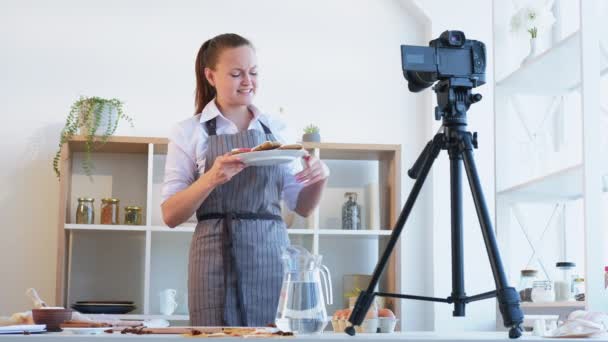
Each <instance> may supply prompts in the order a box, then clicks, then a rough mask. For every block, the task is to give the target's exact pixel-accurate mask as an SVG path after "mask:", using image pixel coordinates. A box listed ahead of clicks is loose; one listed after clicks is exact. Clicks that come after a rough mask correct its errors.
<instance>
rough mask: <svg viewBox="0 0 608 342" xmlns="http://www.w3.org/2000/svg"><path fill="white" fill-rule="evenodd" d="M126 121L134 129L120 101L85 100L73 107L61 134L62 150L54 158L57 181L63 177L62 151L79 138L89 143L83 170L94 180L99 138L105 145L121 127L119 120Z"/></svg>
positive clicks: (87, 98)
mask: <svg viewBox="0 0 608 342" xmlns="http://www.w3.org/2000/svg"><path fill="white" fill-rule="evenodd" d="M121 119H123V120H126V121H127V122H128V123H129V124H130V125H131V127H133V119H131V117H130V116H128V115H127V114H125V113H124V111H123V102H122V101H120V100H118V99H115V98H113V99H104V98H100V97H95V96H94V97H83V96H81V97H80V98H79V99H78V100H77V101H76V102H74V103H73V104H72V106H71V107H70V112H69V114H68V117H67V119H66V122H65V126H64V127H63V129H62V130H61V135H60V137H59V150H58V151H57V153H56V154H55V158H53V169H54V170H55V174H56V175H57V178H59V176H60V171H59V161H60V158H61V148H62V146H63V144H65V143H67V142H68V141H69V140H70V139H72V137H74V136H75V135H80V136H82V137H84V138H85V139H86V141H85V158H84V160H83V161H82V168H83V170H84V172H85V174H86V175H87V176H91V171H92V169H93V162H92V160H91V152H92V150H93V142H94V138H95V137H96V136H98V137H100V139H99V140H100V141H101V143H102V144H103V143H105V142H106V141H107V140H108V137H110V136H111V135H112V134H114V132H116V128H117V127H118V121H119V120H121Z"/></svg>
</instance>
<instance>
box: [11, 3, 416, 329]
mask: <svg viewBox="0 0 608 342" xmlns="http://www.w3.org/2000/svg"><path fill="white" fill-rule="evenodd" d="M223 32H238V33H242V34H243V35H245V36H246V37H248V38H250V39H251V40H252V41H253V42H254V44H255V45H256V47H257V52H258V59H259V63H260V70H261V77H262V80H261V91H260V93H259V96H258V99H257V103H258V105H259V106H260V107H261V108H262V109H264V110H266V111H270V112H277V111H278V108H279V107H283V108H285V114H284V115H285V120H286V121H287V123H288V125H289V132H288V133H289V134H288V138H289V139H290V140H296V139H298V138H299V135H300V130H301V128H303V127H304V126H305V125H306V124H308V123H315V124H318V125H319V126H320V127H321V134H322V137H323V140H324V141H334V142H375V143H398V144H403V146H404V153H403V160H404V165H407V164H411V162H412V161H413V160H412V158H413V154H414V151H418V149H419V147H420V143H418V141H419V140H421V139H420V134H421V132H420V130H419V129H418V127H419V126H420V120H423V119H424V118H423V117H422V116H420V115H419V114H418V113H417V97H415V96H414V95H412V94H410V93H409V92H408V91H407V87H406V86H407V85H406V83H405V81H404V80H403V77H402V75H401V69H400V53H399V44H401V43H405V42H408V43H415V44H419V43H422V42H423V40H422V39H421V38H420V36H421V34H420V32H419V29H418V24H417V23H416V22H415V21H414V20H413V19H412V18H411V17H410V16H409V15H408V13H406V12H405V11H404V10H403V8H402V7H401V5H400V4H399V3H398V2H396V1H382V2H379V1H372V0H357V1H346V0H344V1H331V2H328V1H320V0H318V1H299V2H283V1H278V0H277V1H256V2H251V1H223V2H212V1H181V2H178V3H174V2H170V1H130V2H128V3H125V2H123V1H90V2H87V3H86V5H85V4H83V3H82V2H80V1H69V0H63V1H55V2H52V3H49V2H44V1H4V2H2V4H1V5H0V46H2V53H1V54H0V74H1V75H2V77H1V78H0V108H1V111H0V113H1V115H2V117H3V118H5V120H4V125H2V128H0V133H1V136H2V137H3V142H2V144H0V153H1V154H2V155H3V164H4V167H2V168H0V184H2V192H1V193H0V208H1V209H0V217H1V218H2V224H1V226H0V227H1V228H0V229H1V234H2V235H1V236H2V238H1V240H0V241H1V242H0V260H1V261H0V263H1V264H0V265H1V267H0V269H1V270H2V278H3V280H2V281H0V314H10V313H12V312H15V311H19V310H25V309H27V308H29V306H30V305H29V303H28V300H27V299H26V297H25V295H24V294H23V293H24V291H25V289H26V288H28V287H35V288H37V289H38V290H39V292H40V294H41V296H42V297H44V298H52V297H53V294H54V289H53V288H54V285H55V269H56V265H55V263H56V246H57V242H56V225H57V211H58V206H57V200H58V182H57V180H56V179H55V176H54V174H53V172H52V167H51V161H52V157H53V155H54V153H55V150H56V148H57V142H58V136H59V132H60V130H61V128H62V127H63V123H64V120H65V117H66V115H67V112H68V110H69V106H70V104H71V103H72V102H73V101H74V100H75V99H76V98H77V97H78V96H79V95H89V96H91V95H95V96H102V97H118V98H120V99H122V100H124V101H126V109H127V112H128V113H129V114H130V115H132V116H133V117H134V121H135V126H136V127H135V129H133V130H130V129H124V128H123V129H120V132H119V133H120V134H128V135H138V136H166V135H167V134H168V132H169V127H170V126H171V125H172V124H173V123H175V122H176V121H178V120H182V119H184V118H186V117H188V116H189V115H192V112H193V91H194V75H193V70H194V65H193V64H194V58H195V55H196V52H197V51H198V48H199V47H200V45H201V44H202V42H203V41H204V40H206V39H208V38H210V37H212V36H214V35H216V34H219V33H223ZM403 183H404V186H403V187H404V189H407V188H408V183H407V181H404V182H403ZM411 244H412V246H415V245H416V244H415V243H414V242H413V241H412V242H411ZM412 251H413V252H412V253H414V254H413V255H412V260H416V259H418V258H416V257H415V254H416V253H417V252H416V251H419V250H418V249H412ZM410 254H411V253H410ZM414 266H416V265H414ZM414 271H415V272H420V269H418V270H414ZM7 280H8V281H7ZM417 286H420V287H422V288H424V285H417ZM408 316H409V317H410V318H409V319H407V318H406V320H405V326H406V327H408V328H412V329H413V328H418V329H422V328H424V323H421V322H422V321H424V320H423V319H422V320H420V319H418V317H419V315H418V314H417V313H415V312H414V313H412V314H408ZM412 322H413V323H412Z"/></svg>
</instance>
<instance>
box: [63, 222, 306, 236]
mask: <svg viewBox="0 0 608 342" xmlns="http://www.w3.org/2000/svg"><path fill="white" fill-rule="evenodd" d="M195 228H196V224H194V223H185V224H182V225H179V226H177V227H175V228H169V227H167V226H128V225H109V224H74V223H66V225H65V229H67V230H101V231H136V232H145V231H151V232H165V233H193V232H194V229H195ZM287 233H288V234H293V235H312V234H314V232H313V230H312V229H305V228H292V229H287Z"/></svg>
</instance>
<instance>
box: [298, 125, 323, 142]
mask: <svg viewBox="0 0 608 342" xmlns="http://www.w3.org/2000/svg"><path fill="white" fill-rule="evenodd" d="M302 141H307V142H321V135H320V134H319V127H317V126H315V125H308V126H306V127H304V135H302Z"/></svg>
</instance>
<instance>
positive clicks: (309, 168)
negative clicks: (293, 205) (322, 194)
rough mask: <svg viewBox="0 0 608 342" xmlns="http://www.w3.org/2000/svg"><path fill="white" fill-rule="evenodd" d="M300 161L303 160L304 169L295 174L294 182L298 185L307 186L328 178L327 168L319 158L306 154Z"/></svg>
mask: <svg viewBox="0 0 608 342" xmlns="http://www.w3.org/2000/svg"><path fill="white" fill-rule="evenodd" d="M302 159H304V162H305V163H306V167H305V168H304V170H302V171H300V172H298V173H297V174H296V180H297V181H298V182H299V183H302V184H303V185H304V186H309V185H312V184H315V183H317V182H320V181H322V180H325V179H327V177H329V168H328V167H327V165H325V163H324V162H322V161H321V160H319V158H317V157H315V156H311V155H310V154H308V155H306V156H304V157H302Z"/></svg>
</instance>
